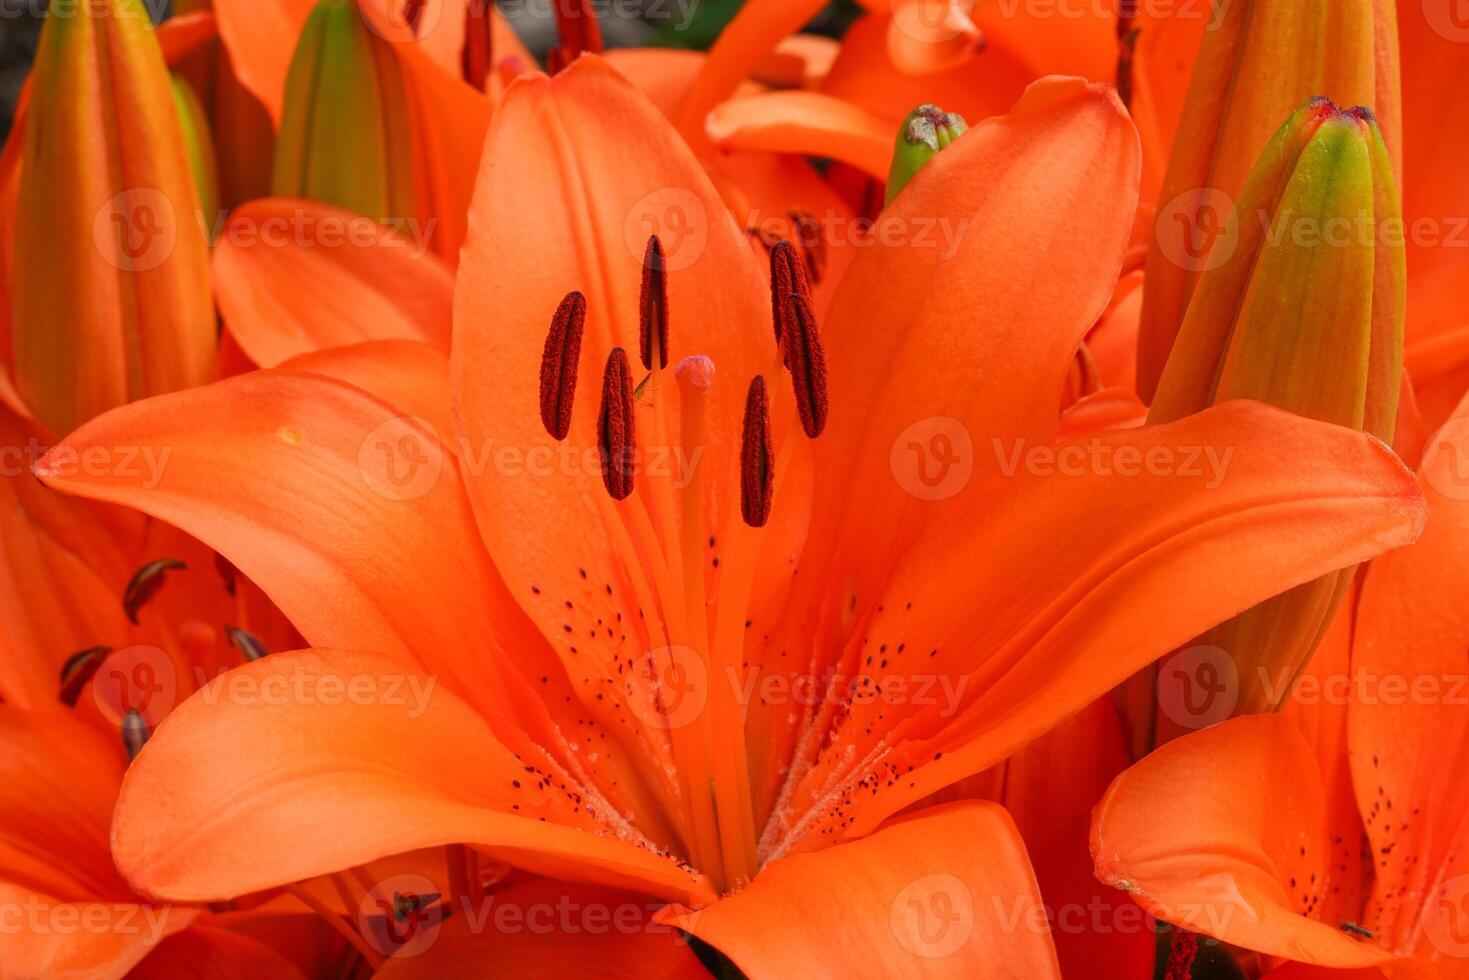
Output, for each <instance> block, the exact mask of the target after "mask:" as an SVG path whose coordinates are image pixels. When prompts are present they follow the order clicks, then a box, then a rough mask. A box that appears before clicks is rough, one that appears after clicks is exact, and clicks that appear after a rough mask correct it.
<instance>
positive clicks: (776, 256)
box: [770, 241, 811, 367]
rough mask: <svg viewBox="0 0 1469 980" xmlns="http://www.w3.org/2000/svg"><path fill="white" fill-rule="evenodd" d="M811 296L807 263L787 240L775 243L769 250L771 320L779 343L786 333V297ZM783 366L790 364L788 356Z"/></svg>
mask: <svg viewBox="0 0 1469 980" xmlns="http://www.w3.org/2000/svg"><path fill="white" fill-rule="evenodd" d="M793 295H794V296H802V297H804V298H806V299H807V300H809V299H810V298H811V282H810V280H809V279H807V277H806V264H805V262H803V261H802V260H801V257H800V256H799V255H797V254H796V250H795V248H794V247H793V246H792V245H791V243H790V242H787V241H779V242H776V243H775V247H774V248H772V249H771V250H770V319H771V320H772V322H773V323H774V324H775V342H776V343H777V344H778V343H780V341H781V338H782V337H784V336H785V334H786V327H787V323H788V319H789V317H790V310H789V309H788V307H787V306H786V297H788V296H793ZM785 363H786V366H787V367H789V366H790V363H791V362H790V359H789V357H787V359H786V362H785Z"/></svg>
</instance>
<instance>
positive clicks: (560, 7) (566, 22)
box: [546, 0, 602, 75]
mask: <svg viewBox="0 0 1469 980" xmlns="http://www.w3.org/2000/svg"><path fill="white" fill-rule="evenodd" d="M556 32H557V34H558V36H559V37H560V39H561V43H560V44H559V45H558V46H556V47H554V48H552V49H551V50H550V51H547V52H546V67H547V68H548V69H550V71H551V74H553V75H554V74H556V73H557V72H559V71H561V70H562V69H563V68H565V67H566V66H567V65H569V64H571V63H572V62H573V61H575V60H576V59H577V57H578V56H579V55H581V53H582V52H583V51H591V52H593V53H597V52H600V51H601V50H602V28H601V26H600V25H599V24H598V23H597V14H596V11H595V9H594V8H593V6H592V4H591V3H590V2H589V0H556Z"/></svg>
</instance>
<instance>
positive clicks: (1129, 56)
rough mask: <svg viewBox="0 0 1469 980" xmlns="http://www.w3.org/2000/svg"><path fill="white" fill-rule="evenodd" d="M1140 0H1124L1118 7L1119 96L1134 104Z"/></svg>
mask: <svg viewBox="0 0 1469 980" xmlns="http://www.w3.org/2000/svg"><path fill="white" fill-rule="evenodd" d="M1138 4H1139V0H1122V3H1121V5H1120V6H1119V7H1118V8H1117V97H1118V98H1119V99H1121V100H1122V104H1123V105H1125V106H1131V105H1132V90H1133V83H1132V70H1133V57H1134V54H1135V53H1136V51H1137V35H1138V27H1137V26H1136V25H1137V15H1138Z"/></svg>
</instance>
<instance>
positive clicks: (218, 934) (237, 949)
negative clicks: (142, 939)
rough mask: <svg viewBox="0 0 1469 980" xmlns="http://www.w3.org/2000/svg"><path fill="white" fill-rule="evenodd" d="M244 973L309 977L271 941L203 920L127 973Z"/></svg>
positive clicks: (223, 978) (142, 979)
mask: <svg viewBox="0 0 1469 980" xmlns="http://www.w3.org/2000/svg"><path fill="white" fill-rule="evenodd" d="M242 973H243V974H244V975H248V976H268V977H280V978H281V980H306V974H305V973H304V972H302V970H301V968H300V967H299V966H297V965H296V964H294V963H292V962H291V961H290V960H288V959H286V958H285V957H284V956H282V955H281V954H280V953H277V952H276V951H275V950H274V949H272V948H271V947H270V945H269V944H268V943H266V942H264V941H262V940H259V939H252V938H251V937H249V936H242V935H240V934H239V933H237V932H233V931H231V930H229V929H221V928H219V927H217V926H210V925H202V924H200V925H195V926H194V927H193V928H191V929H186V930H184V931H182V932H179V933H176V934H175V935H172V936H169V937H168V938H167V939H165V940H164V941H163V942H161V943H159V944H158V947H157V948H156V949H154V950H153V951H152V953H151V954H150V955H149V956H148V957H147V958H145V959H144V960H143V961H142V962H141V963H139V964H138V966H137V967H136V968H135V969H134V970H133V971H132V972H131V973H129V974H128V977H129V978H130V980H181V978H187V980H231V978H233V977H239V976H241V975H242Z"/></svg>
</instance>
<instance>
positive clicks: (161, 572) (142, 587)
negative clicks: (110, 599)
mask: <svg viewBox="0 0 1469 980" xmlns="http://www.w3.org/2000/svg"><path fill="white" fill-rule="evenodd" d="M188 567H189V566H188V564H187V563H186V562H182V561H179V560H178V559H177V558H160V559H158V560H157V561H150V562H149V563H148V564H146V565H144V566H143V567H142V568H140V569H138V570H137V571H136V572H134V573H133V577H132V578H131V579H130V580H129V581H128V584H127V588H126V589H124V590H123V593H122V610H123V612H125V613H127V616H128V620H129V621H131V622H132V624H133V625H134V626H136V625H138V611H139V610H141V609H142V608H143V606H145V605H146V604H147V603H148V600H149V599H152V598H153V597H154V596H155V595H157V594H158V590H159V589H161V588H163V580H164V578H165V577H166V576H167V574H168V573H169V572H176V571H179V570H181V569H185V568H188Z"/></svg>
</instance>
